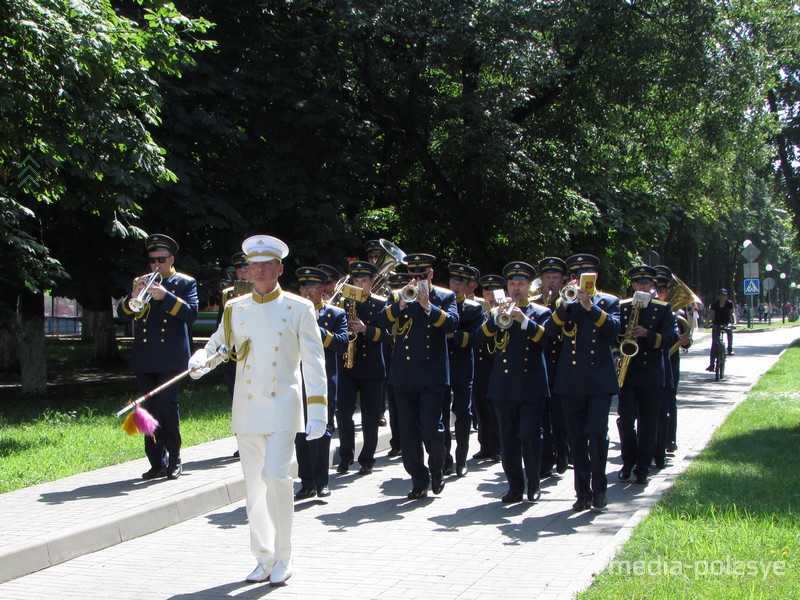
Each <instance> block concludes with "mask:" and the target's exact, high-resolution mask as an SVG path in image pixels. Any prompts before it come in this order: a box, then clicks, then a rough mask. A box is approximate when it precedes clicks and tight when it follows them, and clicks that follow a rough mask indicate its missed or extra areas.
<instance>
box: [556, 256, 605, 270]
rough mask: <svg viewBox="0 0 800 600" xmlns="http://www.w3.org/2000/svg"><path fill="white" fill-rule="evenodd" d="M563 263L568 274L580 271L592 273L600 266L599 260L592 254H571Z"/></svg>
mask: <svg viewBox="0 0 800 600" xmlns="http://www.w3.org/2000/svg"><path fill="white" fill-rule="evenodd" d="M564 262H565V264H566V265H567V271H569V272H570V273H579V272H580V271H582V270H587V271H593V270H596V269H597V267H599V266H600V259H599V258H597V257H596V256H595V255H594V254H573V255H572V256H570V257H568V258H567V260H566V261H564Z"/></svg>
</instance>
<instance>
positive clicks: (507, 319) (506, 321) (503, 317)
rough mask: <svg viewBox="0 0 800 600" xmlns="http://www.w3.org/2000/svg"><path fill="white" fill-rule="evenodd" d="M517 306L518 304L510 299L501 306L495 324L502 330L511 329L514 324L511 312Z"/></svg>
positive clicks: (495, 317)
mask: <svg viewBox="0 0 800 600" xmlns="http://www.w3.org/2000/svg"><path fill="white" fill-rule="evenodd" d="M516 306H517V303H516V302H515V301H514V300H512V299H510V298H509V299H507V300H506V301H504V302H503V303H502V304H501V305H499V306H498V308H497V312H496V313H495V315H494V324H495V325H497V326H498V327H499V328H500V329H509V328H510V327H511V326H512V325H513V324H514V319H512V318H511V311H512V310H514V308H515V307H516Z"/></svg>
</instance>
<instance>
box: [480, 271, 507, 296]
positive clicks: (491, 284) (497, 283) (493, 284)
mask: <svg viewBox="0 0 800 600" xmlns="http://www.w3.org/2000/svg"><path fill="white" fill-rule="evenodd" d="M478 283H480V284H481V288H483V289H484V290H488V291H490V292H491V291H493V290H502V289H503V288H504V287H505V286H506V280H505V279H504V278H503V277H501V276H500V275H495V274H494V273H492V274H489V275H484V276H483V277H481V278H480V279H479V280H478Z"/></svg>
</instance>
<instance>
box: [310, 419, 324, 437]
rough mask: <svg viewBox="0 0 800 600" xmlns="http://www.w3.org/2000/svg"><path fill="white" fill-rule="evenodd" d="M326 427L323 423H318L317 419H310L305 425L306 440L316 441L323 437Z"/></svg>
mask: <svg viewBox="0 0 800 600" xmlns="http://www.w3.org/2000/svg"><path fill="white" fill-rule="evenodd" d="M325 431H326V425H325V421H319V420H317V419H311V420H310V421H309V422H308V424H307V425H306V440H307V441H309V442H310V441H312V440H318V439H319V438H321V437H322V436H323V435H325Z"/></svg>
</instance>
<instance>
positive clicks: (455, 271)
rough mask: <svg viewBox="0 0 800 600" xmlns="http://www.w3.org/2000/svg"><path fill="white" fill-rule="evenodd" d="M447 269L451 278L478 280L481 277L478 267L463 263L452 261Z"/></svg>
mask: <svg viewBox="0 0 800 600" xmlns="http://www.w3.org/2000/svg"><path fill="white" fill-rule="evenodd" d="M447 270H448V271H449V272H450V279H455V280H457V281H477V280H478V277H480V272H479V271H478V269H476V268H475V267H470V266H469V265H462V264H461V263H450V264H449V265H447Z"/></svg>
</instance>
